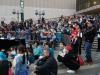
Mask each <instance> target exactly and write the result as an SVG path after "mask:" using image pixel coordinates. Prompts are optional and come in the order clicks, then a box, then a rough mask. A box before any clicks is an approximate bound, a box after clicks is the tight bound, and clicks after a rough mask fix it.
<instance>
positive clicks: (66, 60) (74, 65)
mask: <svg viewBox="0 0 100 75" xmlns="http://www.w3.org/2000/svg"><path fill="white" fill-rule="evenodd" d="M60 48H62V49H63V51H62V52H59V55H58V57H57V59H58V61H59V62H62V63H63V64H64V65H65V66H66V67H67V68H69V69H70V70H68V71H67V72H68V73H75V71H77V70H78V69H79V67H80V64H79V61H78V60H77V56H75V55H74V54H73V50H72V47H71V46H70V45H69V46H66V45H65V44H64V43H63V42H61V43H60Z"/></svg>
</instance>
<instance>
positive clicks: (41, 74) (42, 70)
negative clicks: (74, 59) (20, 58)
mask: <svg viewBox="0 0 100 75" xmlns="http://www.w3.org/2000/svg"><path fill="white" fill-rule="evenodd" d="M36 65H37V68H36V70H37V72H38V75H57V70H58V66H57V62H56V60H55V58H54V57H44V58H42V59H41V60H39V61H38V62H37V63H36Z"/></svg>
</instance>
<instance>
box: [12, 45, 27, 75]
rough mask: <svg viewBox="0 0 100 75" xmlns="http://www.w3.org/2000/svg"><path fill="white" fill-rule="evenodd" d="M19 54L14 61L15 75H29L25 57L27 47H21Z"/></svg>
mask: <svg viewBox="0 0 100 75" xmlns="http://www.w3.org/2000/svg"><path fill="white" fill-rule="evenodd" d="M18 51H19V52H18V54H17V55H16V56H15V58H14V60H13V68H14V75H28V66H27V60H26V57H25V47H24V46H23V45H20V46H19V47H18Z"/></svg>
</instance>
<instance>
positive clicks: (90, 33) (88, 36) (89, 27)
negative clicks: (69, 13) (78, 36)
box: [84, 20, 96, 64]
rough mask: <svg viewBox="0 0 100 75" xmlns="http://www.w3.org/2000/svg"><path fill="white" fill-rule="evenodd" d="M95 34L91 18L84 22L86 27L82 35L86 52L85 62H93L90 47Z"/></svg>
mask: <svg viewBox="0 0 100 75" xmlns="http://www.w3.org/2000/svg"><path fill="white" fill-rule="evenodd" d="M95 35H96V29H95V27H94V26H93V24H92V21H91V20H88V21H87V22H86V29H85V31H84V37H85V52H86V62H87V63H89V64H92V63H93V60H92V57H91V48H92V44H93V41H94V38H95Z"/></svg>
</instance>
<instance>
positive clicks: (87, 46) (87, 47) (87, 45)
mask: <svg viewBox="0 0 100 75" xmlns="http://www.w3.org/2000/svg"><path fill="white" fill-rule="evenodd" d="M91 48H92V43H90V42H85V53H86V61H87V62H89V61H92V57H91Z"/></svg>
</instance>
